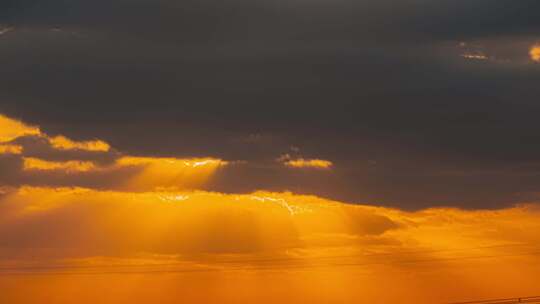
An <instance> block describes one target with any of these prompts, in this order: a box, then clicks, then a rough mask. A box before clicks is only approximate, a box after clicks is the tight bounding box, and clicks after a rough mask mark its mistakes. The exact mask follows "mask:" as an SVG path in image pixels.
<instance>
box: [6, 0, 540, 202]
mask: <svg viewBox="0 0 540 304" xmlns="http://www.w3.org/2000/svg"><path fill="white" fill-rule="evenodd" d="M539 12H540V3H539V2H538V1H536V0H522V1H510V0H509V1H504V0H495V1H493V0H491V1H487V0H486V1H484V0H481V1H446V0H440V1H434V0H430V1H427V0H407V1H397V0H385V1H372V0H370V1H355V2H353V1H345V0H344V1H319V0H318V1H300V0H297V1H262V0H260V1H242V0H235V1H225V2H223V1H214V0H207V1H165V0H160V1H148V0H138V1H125V0H113V1H87V0H79V1H60V0H53V1H46V2H43V1H30V0H26V1H10V0H8V1H2V4H0V24H4V25H5V26H6V27H13V28H14V29H15V30H12V31H10V32H6V33H4V34H3V35H0V65H1V66H2V71H1V72H0V111H2V112H4V113H6V114H9V115H13V116H16V117H22V118H23V119H25V120H26V121H30V122H33V123H37V124H40V125H42V126H43V128H44V129H45V130H46V131H48V132H50V133H53V134H54V133H62V134H66V135H68V136H71V137H74V138H94V137H98V138H102V139H104V140H107V141H109V142H111V143H112V144H113V145H114V146H115V147H117V148H118V149H119V150H120V151H126V152H127V153H130V154H145V155H161V156H171V155H172V156H200V155H210V156H216V157H221V158H225V159H228V160H250V161H252V162H253V163H255V164H258V165H249V166H243V167H242V168H238V167H235V168H233V169H230V170H228V171H223V172H220V173H219V174H218V176H217V178H216V180H215V181H214V183H215V185H213V187H215V188H216V189H219V190H228V191H250V190H253V189H261V188H270V189H275V190H279V189H292V190H296V191H299V192H308V193H316V194H320V195H325V196H329V197H333V198H339V199H346V200H348V201H362V202H371V203H382V204H386V205H394V206H400V207H405V208H418V207H424V206H430V205H437V204H445V205H447V204H450V205H458V206H464V207H497V206H502V205H505V204H509V203H514V202H517V201H521V200H523V199H525V198H524V196H525V197H527V195H528V193H534V192H538V191H539V190H540V189H539V188H538V186H537V185H538V184H539V182H540V178H539V177H538V163H539V161H540V159H539V158H538V155H540V154H539V152H540V144H539V142H540V141H539V140H538V139H539V138H538V135H537V130H538V127H540V125H539V122H538V119H537V113H538V110H540V109H539V107H540V106H539V105H538V103H537V102H536V100H537V99H538V98H537V96H539V93H540V86H538V82H539V80H540V66H539V65H538V64H534V63H532V62H531V61H530V60H528V57H527V56H528V55H527V54H528V47H530V45H532V44H533V43H534V42H536V41H538V40H539V39H540V36H539V35H540V34H539V33H540V13H539ZM461 42H464V43H465V45H466V47H463V46H459V45H460V43H461ZM469 46H474V47H471V48H472V49H474V51H481V52H485V53H486V54H488V55H490V56H494V57H495V58H496V59H497V60H486V61H475V60H466V59H464V58H462V57H460V55H461V54H462V53H463V52H464V51H467V50H468V48H469ZM290 146H295V147H299V148H300V152H299V153H301V154H302V155H303V156H305V157H317V158H322V159H328V160H332V161H333V162H334V163H335V165H336V166H335V167H336V168H335V170H333V171H332V172H331V173H317V174H312V173H306V172H300V173H298V172H296V171H291V170H286V169H283V168H279V169H278V168H276V167H274V166H270V168H268V167H265V165H262V167H263V168H261V165H260V164H261V163H262V164H266V163H268V162H272V161H273V160H274V159H275V158H276V157H279V156H280V155H282V154H283V153H287V152H289V151H290ZM265 168H266V169H265ZM233 171H239V172H236V173H235V174H237V175H234V176H235V177H234V178H231V175H230V174H232V173H231V172H233ZM299 175H301V176H299ZM245 177H249V178H245Z"/></svg>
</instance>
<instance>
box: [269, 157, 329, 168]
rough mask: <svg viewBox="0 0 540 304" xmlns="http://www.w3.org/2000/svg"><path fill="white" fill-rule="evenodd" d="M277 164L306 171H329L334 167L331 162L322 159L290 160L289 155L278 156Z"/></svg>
mask: <svg viewBox="0 0 540 304" xmlns="http://www.w3.org/2000/svg"><path fill="white" fill-rule="evenodd" d="M276 161H277V162H280V163H282V164H283V165H284V166H287V167H289V168H297V169H301V168H308V169H322V170H328V169H331V168H332V166H333V165H334V164H333V163H332V162H331V161H328V160H324V159H316V158H315V159H305V158H302V157H300V158H292V157H291V156H290V155H289V154H285V155H282V156H280V157H279V158H278V159H277V160H276Z"/></svg>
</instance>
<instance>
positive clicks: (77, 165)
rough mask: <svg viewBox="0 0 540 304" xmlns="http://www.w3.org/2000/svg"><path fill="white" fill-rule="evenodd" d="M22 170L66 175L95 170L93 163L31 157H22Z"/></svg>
mask: <svg viewBox="0 0 540 304" xmlns="http://www.w3.org/2000/svg"><path fill="white" fill-rule="evenodd" d="M23 161H24V162H23V170H26V171H32V170H43V171H64V172H66V173H75V172H88V171H92V170H96V169H97V168H96V166H95V165H94V163H92V162H89V161H75V160H70V161H65V162H55V161H46V160H42V159H39V158H33V157H24V158H23Z"/></svg>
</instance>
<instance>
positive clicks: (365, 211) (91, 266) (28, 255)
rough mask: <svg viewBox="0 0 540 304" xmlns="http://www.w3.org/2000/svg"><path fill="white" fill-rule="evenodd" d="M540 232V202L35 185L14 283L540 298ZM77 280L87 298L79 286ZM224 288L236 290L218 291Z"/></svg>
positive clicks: (429, 298) (22, 197)
mask: <svg viewBox="0 0 540 304" xmlns="http://www.w3.org/2000/svg"><path fill="white" fill-rule="evenodd" d="M538 231H540V206H538V205H535V204H530V205H523V206H517V207H513V208H508V209H502V210H494V211H467V210H459V209H445V208H438V209H428V210H423V211H419V212H405V211H401V210H396V209H388V208H382V207H369V206H363V205H350V204H343V203H340V202H336V201H330V200H326V199H322V198H318V197H314V196H305V195H295V194H292V193H273V192H255V193H251V194H242V195H238V194H222V193H211V192H204V191H182V192H170V191H155V192H146V193H130V192H113V191H96V190H90V189H82V188H32V187H23V188H20V189H18V190H17V191H15V192H10V193H8V194H5V195H4V196H3V197H2V198H1V199H0V243H1V244H2V247H1V248H0V273H2V276H1V278H0V286H3V287H6V286H11V287H12V288H13V290H18V291H21V290H26V291H31V290H34V289H36V288H39V289H40V290H42V291H41V292H43V293H47V294H48V293H53V294H57V295H58V296H59V297H63V298H64V299H65V300H66V301H65V302H62V301H60V302H58V303H67V302H69V301H70V300H73V299H75V298H78V297H80V292H81V290H82V291H83V293H86V292H88V293H89V294H87V295H86V294H85V297H84V299H82V298H81V301H82V303H92V301H96V300H98V299H100V296H97V295H96V294H93V293H91V292H90V290H92V289H88V290H86V289H84V287H81V286H86V284H84V282H86V283H87V284H90V285H92V286H96V284H98V285H99V284H100V283H99V282H101V281H104V282H107V284H109V285H108V286H115V284H117V283H115V282H119V281H122V282H125V280H130V279H132V278H137V280H143V281H144V282H146V283H144V284H143V285H144V286H145V288H148V286H149V284H150V285H151V286H154V287H155V288H156V290H159V294H160V303H174V302H175V301H177V300H178V292H180V294H182V298H183V299H184V300H185V297H186V293H187V294H191V293H192V294H191V296H192V297H193V299H200V297H201V295H202V294H208V298H205V299H206V300H208V301H206V300H205V302H209V303H218V302H219V303H250V302H252V301H253V300H255V299H256V298H257V297H259V298H260V299H259V300H260V301H259V302H262V303H274V302H275V301H277V300H282V301H288V300H291V299H298V300H300V298H307V299H310V301H312V302H313V303H328V301H330V302H331V301H332V300H335V299H339V300H343V302H351V301H353V302H354V301H361V300H364V301H366V300H368V301H375V300H380V301H384V302H399V303H426V304H427V303H441V302H449V301H451V300H457V299H467V298H473V299H474V298H485V297H486V295H491V296H493V295H494V296H498V295H507V294H529V293H533V292H534V288H537V286H536V284H535V282H536V281H535V278H536V277H537V275H538V273H540V272H539V271H540V258H539V257H538V256H537V255H535V252H538V249H539V248H538V247H539V246H538V245H537V244H539V242H540V235H538V233H537V232H538ZM36 257H39V258H36ZM149 273H151V274H153V276H152V279H150V281H148V282H147V281H146V280H148V278H149V277H148V274H149ZM41 277H42V278H47V279H48V280H46V281H41V279H38V278H41ZM64 278H65V279H64ZM21 279H23V280H24V282H25V284H24V285H21V283H20V282H19V283H17V281H16V280H21ZM68 279H69V280H71V282H77V283H76V284H75V283H73V284H75V285H74V286H78V287H77V296H76V295H75V294H71V293H69V292H67V291H66V289H65V288H66V286H68V285H66V284H69V283H68V281H67V280H68ZM32 280H36V281H32ZM55 280H59V281H57V282H59V283H58V285H55V284H53V283H52V282H55ZM86 280H88V281H86ZM194 282H198V283H194ZM212 282H214V283H216V285H215V286H214V287H215V288H223V290H222V292H211V293H208V292H207V291H208V288H209V285H208V284H213V283H212ZM451 282H454V284H450V283H451ZM456 282H459V283H456ZM529 282H530V283H529ZM111 284H112V285H111ZM132 284H133V283H132ZM163 284H164V285H165V286H167V284H172V285H171V289H170V290H169V289H168V288H164V287H163V286H164V285H163ZM185 284H187V285H188V286H189V288H188V287H186V285H185ZM261 284H262V285H264V287H265V288H264V289H261V288H258V287H257V286H259V285H261ZM38 286H39V287H38ZM137 286H138V285H130V287H129V292H128V291H126V292H127V294H124V293H122V292H119V291H118V290H116V289H115V288H113V289H111V288H109V289H107V290H112V291H110V292H108V293H107V298H108V299H113V300H115V301H116V300H117V301H122V299H123V301H129V302H131V303H144V302H145V301H146V300H149V299H150V298H151V296H150V294H146V293H144V292H142V290H146V289H145V288H142V289H141V288H139V287H137ZM172 286H176V287H174V288H173V287H172ZM218 286H219V287H218ZM382 286H392V293H381V288H386V287H382ZM81 288H82V289H81ZM125 288H128V286H125ZM178 288H180V289H178ZM184 288H185V289H184ZM494 288H495V290H497V292H498V293H493V290H494ZM239 289H240V290H243V289H247V290H248V291H249V292H253V294H245V293H241V294H239V293H238V292H237V291H238V290H239ZM276 289H277V290H282V292H280V293H279V294H277V295H276V294H275V290H276ZM4 290H6V292H4V293H2V295H0V299H3V300H7V299H9V300H11V302H13V301H15V300H17V301H15V302H20V301H22V300H24V299H26V300H30V299H35V297H38V296H39V295H40V294H41V292H37V294H33V295H28V294H32V293H29V292H22V293H21V292H19V293H15V292H11V291H10V290H11V288H8V289H4ZM126 290H128V289H126ZM98 294H99V293H98ZM86 296H88V298H86ZM89 299H91V300H89ZM154 300H155V298H154ZM85 301H88V302H85ZM23 302H24V301H23ZM30 302H32V301H30ZM55 303H56V302H55Z"/></svg>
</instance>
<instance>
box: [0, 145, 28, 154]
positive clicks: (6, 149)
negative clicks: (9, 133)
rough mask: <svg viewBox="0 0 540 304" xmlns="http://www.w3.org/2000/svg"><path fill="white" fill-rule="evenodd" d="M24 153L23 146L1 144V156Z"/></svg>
mask: <svg viewBox="0 0 540 304" xmlns="http://www.w3.org/2000/svg"><path fill="white" fill-rule="evenodd" d="M22 152H23V147H22V146H21V145H12V144H0V154H21V153H22Z"/></svg>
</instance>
